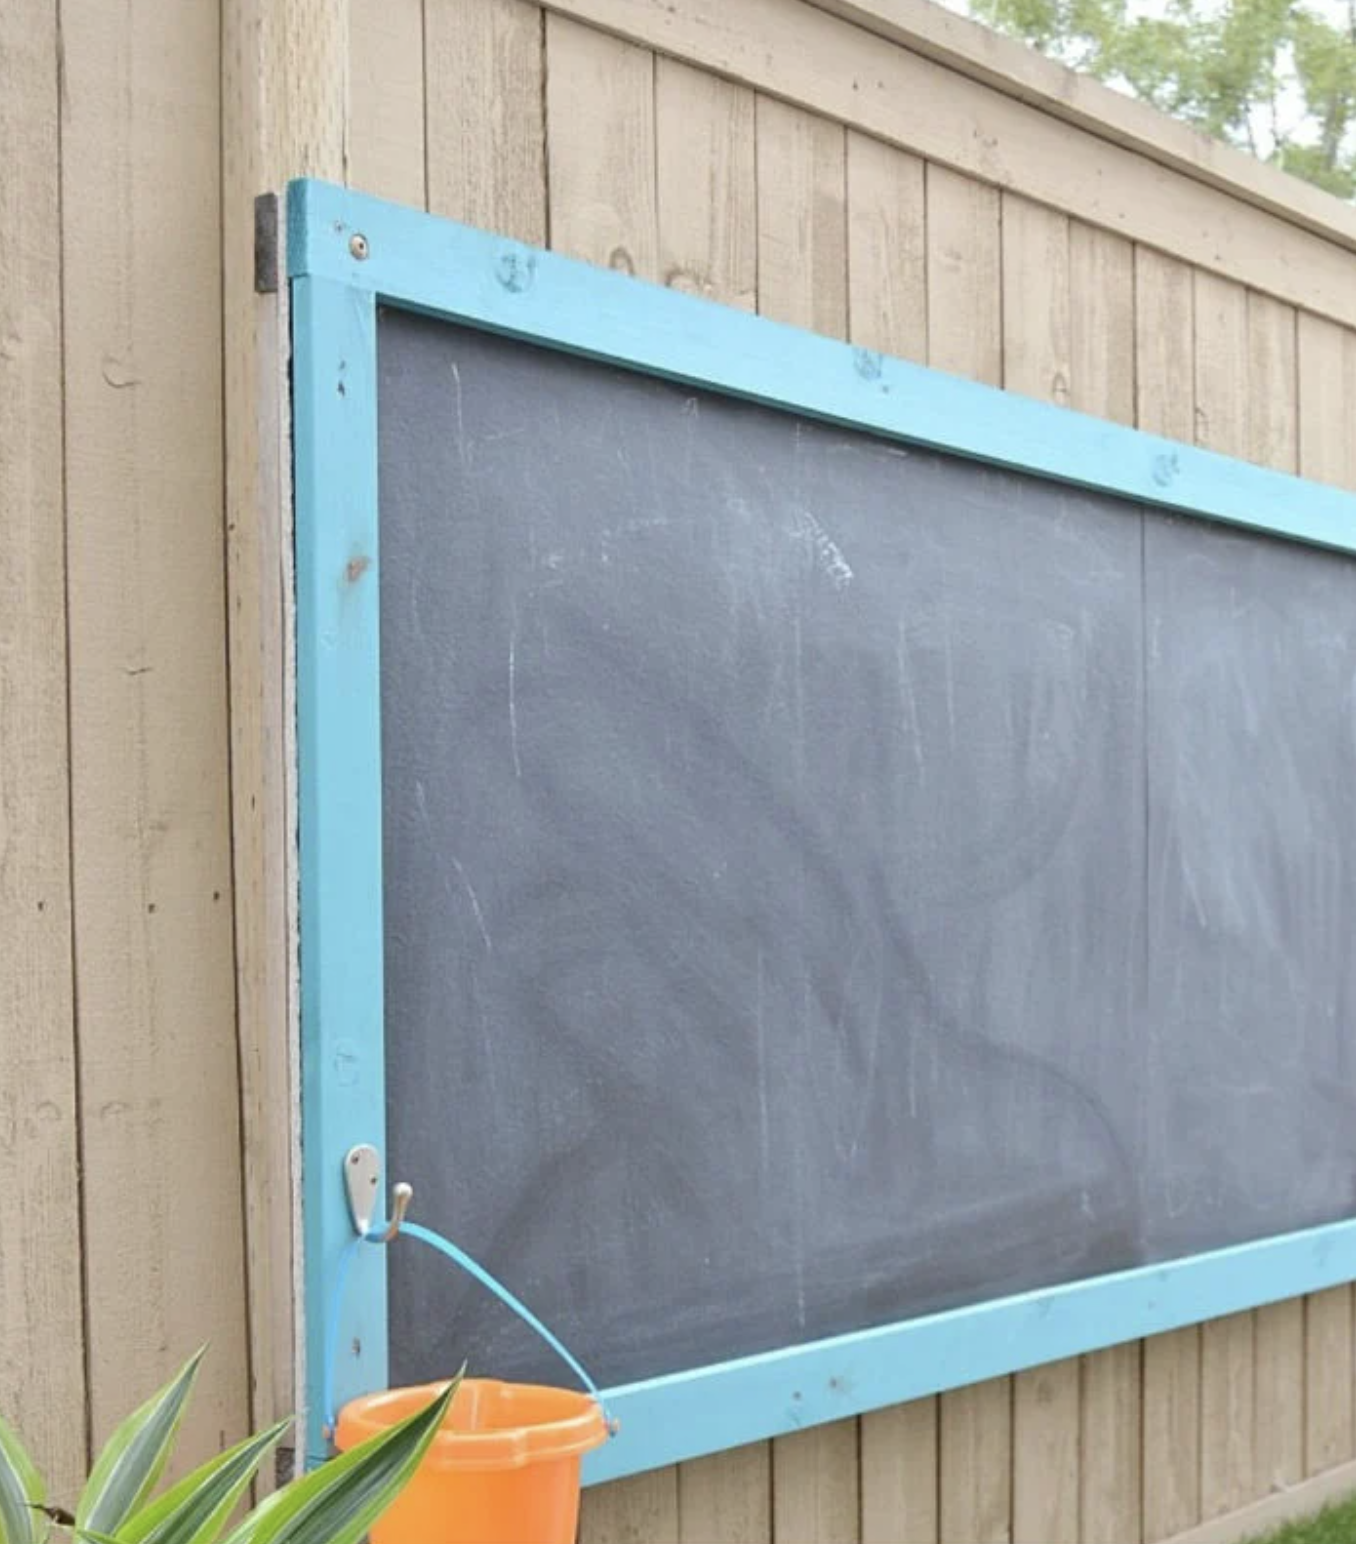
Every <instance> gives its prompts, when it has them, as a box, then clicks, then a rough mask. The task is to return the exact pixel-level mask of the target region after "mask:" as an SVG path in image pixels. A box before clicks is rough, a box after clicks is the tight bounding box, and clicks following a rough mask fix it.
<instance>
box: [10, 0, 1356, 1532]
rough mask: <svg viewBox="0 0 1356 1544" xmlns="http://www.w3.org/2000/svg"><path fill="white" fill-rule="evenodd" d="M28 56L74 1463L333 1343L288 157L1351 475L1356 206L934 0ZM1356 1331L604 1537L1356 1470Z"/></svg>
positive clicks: (1298, 1480)
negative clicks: (279, 230)
mask: <svg viewBox="0 0 1356 1544" xmlns="http://www.w3.org/2000/svg"><path fill="white" fill-rule="evenodd" d="M0 65H2V66H3V77H4V80H5V90H4V92H3V93H0V275H3V282H0V585H2V586H3V590H2V593H3V605H0V1067H3V1078H0V1194H4V1195H5V1196H7V1197H8V1198H10V1202H9V1213H8V1216H7V1218H6V1235H5V1241H4V1246H3V1248H2V1249H0V1408H3V1409H5V1410H6V1411H7V1412H13V1413H14V1415H15V1416H16V1417H17V1418H18V1419H19V1421H20V1422H21V1424H22V1425H23V1426H24V1428H25V1430H26V1431H28V1432H29V1433H30V1435H31V1437H32V1440H33V1442H34V1444H35V1445H36V1446H37V1447H38V1448H39V1450H40V1451H42V1452H43V1453H44V1454H47V1455H49V1456H50V1464H51V1467H52V1468H53V1470H54V1473H55V1478H56V1490H57V1493H64V1494H69V1492H70V1487H71V1486H72V1485H73V1484H74V1477H75V1475H76V1473H77V1471H78V1470H79V1468H80V1466H81V1464H82V1463H83V1462H84V1461H85V1459H86V1455H87V1452H88V1449H89V1446H90V1444H91V1442H94V1441H97V1440H99V1439H100V1438H102V1437H103V1436H104V1435H106V1433H107V1432H108V1430H109V1429H110V1426H111V1424H112V1422H113V1421H114V1420H115V1418H116V1417H117V1416H118V1415H119V1414H121V1413H122V1412H123V1410H124V1409H125V1407H126V1406H127V1405H128V1404H129V1403H130V1402H131V1401H132V1399H133V1397H134V1396H135V1395H137V1394H139V1393H140V1392H142V1391H143V1390H144V1389H146V1387H147V1386H148V1384H149V1383H150V1381H151V1380H153V1379H155V1378H156V1377H157V1376H158V1375H160V1374H161V1373H163V1372H164V1370H165V1369H166V1368H167V1367H168V1366H169V1365H170V1364H171V1363H172V1362H174V1361H175V1360H176V1359H177V1358H179V1357H181V1356H182V1355H184V1354H185V1353H186V1352H187V1351H188V1350H189V1349H191V1348H192V1347H193V1346H195V1345H197V1344H198V1343H200V1342H201V1341H203V1340H206V1339H210V1340H211V1341H212V1343H213V1355H212V1358H211V1363H210V1372H209V1374H208V1376H207V1379H206V1383H205V1387H204V1390H203V1393H202V1395H201V1397H200V1399H199V1402H198V1407H197V1410H196V1413H195V1415H194V1418H193V1421H192V1423H191V1425H190V1428H189V1432H188V1438H187V1442H188V1446H189V1447H190V1449H193V1450H197V1451H199V1452H200V1451H202V1450H203V1449H205V1448H207V1447H208V1446H210V1445H212V1444H215V1443H217V1442H219V1441H221V1440H223V1439H225V1438H228V1437H232V1436H234V1435H237V1434H238V1433H239V1432H240V1431H241V1430H243V1428H244V1426H245V1425H246V1423H247V1421H248V1420H249V1419H250V1418H251V1417H253V1418H255V1419H263V1418H265V1417H268V1416H271V1415H273V1414H275V1413H277V1412H278V1411H279V1410H285V1409H288V1408H290V1407H291V1403H292V1400H293V1397H294V1394H293V1389H294V1383H293V1370H292V1356H293V1344H292V1333H293V1324H292V1313H293V1307H292V1305H293V1281H292V1228H293V1219H292V1216H291V1207H290V1197H291V1178H290V1161H291V1144H292V1120H291V1113H290V1111H291V1097H290V1093H289V1089H290V1087H291V1085H292V1075H291V1065H290V1055H291V1053H290V1051H289V1027H288V1026H289V1024H290V1022H291V1018H292V1013H293V1006H294V1003H293V991H292V984H291V983H292V971H291V953H290V948H289V944H288V935H289V920H288V919H289V914H290V905H291V903H290V874H291V859H290V852H291V832H292V826H291V820H290V816H289V795H288V778H289V771H288V767H289V753H288V748H287V747H288V733H287V721H288V688H287V679H288V658H287V639H286V627H285V596H286V591H287V582H288V581H287V562H288V559H287V543H286V532H285V527H284V525H283V523H282V522H281V520H280V518H279V506H280V497H281V490H282V489H283V488H284V487H285V476H284V475H283V469H284V467H285V451H280V440H279V438H278V435H277V433H276V430H277V425H278V423H279V421H280V418H281V416H282V414H281V405H282V402H283V398H282V393H281V381H282V377H281V374H280V362H279V352H278V348H277V344H278V339H279V336H280V334H279V330H278V329H279V326H280V325H281V322H282V320H284V318H282V317H281V316H280V312H279V303H278V299H277V297H274V296H269V295H264V296H259V295H256V293H255V289H254V267H253V261H254V253H253V227H252V201H253V198H254V195H255V194H256V193H258V192H260V191H261V190H263V189H265V188H268V187H276V186H278V185H280V184H281V183H282V182H283V181H284V180H285V179H286V178H287V177H288V176H291V175H295V174H302V173H306V174H317V175H322V176H329V177H333V178H336V179H339V178H347V180H349V181H350V182H351V183H353V184H354V185H356V186H358V187H361V188H363V189H365V190H367V191H371V192H375V193H379V194H383V195H386V196H390V197H393V198H397V199H400V200H403V201H406V202H409V203H413V204H417V205H423V206H426V207H427V208H429V209H431V210H433V211H435V212H437V213H440V214H445V215H450V216H453V217H456V218H459V219H464V220H467V221H470V222H472V223H475V224H479V225H483V226H487V227H490V228H493V229H496V230H500V231H504V232H507V233H509V234H512V235H516V236H518V237H521V238H524V239H526V240H529V241H533V242H541V243H546V244H549V245H550V246H552V247H554V248H557V249H560V250H562V251H566V252H569V253H572V254H575V255H578V256H581V257H584V258H587V259H590V260H592V261H595V262H599V263H604V264H608V265H610V266H612V267H616V268H623V269H625V270H627V271H629V272H633V273H635V274H637V275H638V276H641V277H644V278H648V279H653V280H658V281H660V282H663V283H668V284H672V285H676V286H679V287H683V288H687V289H692V290H695V291H698V292H700V293H703V294H706V295H709V296H712V297H714V298H716V299H718V300H721V301H724V302H726V303H728V304H731V305H737V306H743V307H747V308H751V309H752V308H756V309H757V310H759V311H760V312H763V313H764V314H767V315H770V316H774V317H777V318H780V319H782V320H785V321H789V322H795V323H800V324H803V325H806V326H809V327H812V328H814V329H816V330H818V331H821V332H825V333H830V334H833V335H837V336H843V337H848V338H851V339H852V340H854V341H856V342H860V343H862V344H864V345H866V346H869V347H872V348H879V349H883V350H887V351H890V352H893V353H897V354H901V355H904V356H905V357H908V358H913V359H918V360H924V361H926V362H927V363H929V364H932V365H935V366H938V367H940V368H942V369H945V370H950V371H955V372H957V373H959V374H962V375H966V376H970V377H973V378H975V379H978V380H983V381H988V382H992V383H996V384H1000V385H1003V386H1005V387H1007V388H1009V389H1011V390H1014V391H1020V392H1025V393H1028V394H1031V395H1034V396H1039V397H1044V398H1048V399H1051V400H1053V401H1056V402H1059V403H1067V404H1069V405H1071V406H1073V407H1077V408H1081V409H1083V410H1084V411H1088V412H1092V413H1096V414H1101V415H1103V416H1105V417H1108V418H1112V419H1116V420H1118V421H1122V422H1127V423H1137V424H1139V425H1141V426H1143V427H1145V428H1148V429H1152V430H1155V431H1158V432H1161V433H1165V434H1169V435H1172V436H1175V437H1178V438H1181V439H1185V440H1194V441H1196V442H1197V443H1200V444H1204V445H1208V446H1210V447H1212V448H1215V449H1219V450H1222V451H1226V452H1229V453H1232V454H1236V455H1241V456H1245V457H1248V458H1250V459H1253V460H1256V461H1259V462H1264V463H1267V464H1270V465H1274V466H1278V467H1282V468H1286V469H1292V470H1299V471H1301V472H1303V473H1304V474H1305V475H1307V476H1311V477H1315V478H1320V479H1324V480H1328V481H1333V482H1338V483H1345V484H1348V485H1350V486H1356V436H1353V435H1352V434H1351V432H1350V428H1349V426H1350V424H1351V421H1352V417H1353V413H1356V331H1354V330H1353V329H1356V213H1353V211H1352V210H1350V209H1348V208H1346V207H1344V206H1341V205H1339V204H1337V203H1335V202H1334V201H1332V200H1329V199H1328V198H1326V197H1325V196H1324V195H1321V194H1318V193H1316V192H1314V191H1313V190H1311V189H1308V188H1306V187H1303V186H1301V185H1299V184H1296V183H1292V182H1289V181H1287V180H1286V179H1283V178H1281V177H1280V176H1279V175H1277V174H1273V173H1272V172H1270V171H1268V170H1267V169H1265V168H1261V167H1258V166H1256V165H1254V164H1253V163H1251V162H1248V161H1245V160H1244V159H1242V158H1241V157H1238V156H1235V155H1233V154H1232V153H1230V152H1227V151H1223V150H1221V149H1219V147H1217V146H1213V145H1210V144H1208V143H1207V142H1205V141H1203V140H1199V139H1197V138H1196V137H1195V136H1193V135H1192V134H1190V133H1189V132H1188V131H1186V130H1184V129H1182V128H1180V127H1179V126H1176V125H1172V124H1169V123H1166V122H1164V121H1162V120H1159V119H1157V118H1156V117H1154V115H1152V114H1150V113H1148V112H1146V111H1145V110H1143V109H1140V108H1138V107H1137V106H1135V105H1134V104H1132V103H1129V102H1125V101H1122V100H1121V99H1119V98H1115V97H1113V96H1111V95H1110V94H1109V93H1107V92H1105V91H1103V90H1102V89H1101V88H1099V87H1096V86H1093V85H1090V84H1088V83H1086V82H1079V81H1074V80H1073V79H1072V78H1070V77H1068V76H1066V75H1065V74H1064V73H1063V72H1061V71H1059V70H1057V69H1055V68H1054V67H1051V66H1049V65H1046V64H1045V63H1043V62H1042V61H1040V60H1038V59H1035V58H1034V57H1032V56H1029V55H1027V54H1025V53H1024V52H1023V51H1022V50H1020V49H1018V48H1016V47H1014V46H1012V45H1009V44H1007V43H1004V42H1001V41H1000V40H997V39H993V38H991V37H989V36H988V35H987V34H984V33H982V32H981V31H979V29H977V28H974V27H972V26H971V25H970V24H968V23H966V22H963V21H962V20H960V19H958V18H956V17H954V16H951V15H949V14H948V13H946V12H942V11H939V10H936V9H935V8H933V7H930V6H928V5H927V4H925V3H924V0H818V3H810V0H548V3H547V4H545V5H539V4H535V3H531V0H220V4H219V5H218V4H213V3H211V0H194V3H192V4H185V3H184V0H135V3H133V0H60V3H59V4H58V3H57V0H7V3H6V4H5V5H3V6H0ZM1354 1373H1356V1352H1354V1346H1353V1297H1352V1292H1351V1289H1349V1288H1346V1287H1342V1288H1339V1289H1336V1290H1333V1291H1330V1292H1327V1293H1323V1294H1321V1295H1319V1296H1315V1297H1313V1298H1310V1299H1308V1300H1306V1301H1295V1302H1289V1303H1283V1304H1279V1305H1276V1306H1274V1307H1270V1308H1267V1309H1264V1310H1261V1311H1259V1312H1257V1313H1251V1314H1244V1315H1239V1316H1236V1317H1235V1318H1232V1319H1228V1320H1223V1321H1219V1322H1216V1323H1212V1324H1208V1325H1205V1326H1203V1327H1202V1328H1200V1329H1195V1328H1193V1329H1187V1330H1183V1331H1180V1332H1177V1333H1175V1334H1172V1335H1168V1336H1164V1337H1161V1338H1160V1339H1157V1340H1154V1341H1151V1342H1146V1343H1144V1344H1133V1345H1127V1346H1122V1347H1119V1348H1116V1349H1113V1350H1110V1351H1106V1352H1102V1353H1099V1354H1097V1355H1093V1356H1088V1357H1084V1358H1082V1359H1079V1360H1076V1361H1070V1362H1067V1363H1064V1364H1059V1365H1056V1366H1051V1367H1046V1368H1042V1369H1039V1370H1037V1371H1033V1372H1030V1373H1023V1374H1020V1375H1018V1376H1016V1377H1014V1378H1004V1379H1001V1380H998V1381H996V1382H994V1383H990V1384H985V1385H982V1386H980V1387H976V1388H972V1389H966V1390H961V1391H958V1392H956V1393H952V1394H947V1395H945V1396H943V1397H941V1398H940V1399H933V1400H926V1401H922V1402H919V1403H917V1404H914V1405H910V1406H907V1407H904V1408H901V1409H897V1410H891V1411H886V1412H883V1413H880V1414H877V1415H872V1416H868V1417H865V1418H863V1419H861V1420H860V1421H852V1422H847V1423H844V1424H842V1425H839V1426H833V1427H828V1428H823V1429H819V1430H814V1431H808V1432H805V1433H802V1434H799V1435H797V1436H794V1437H789V1438H785V1439H781V1440H778V1441H777V1442H775V1443H772V1444H769V1445H764V1446H760V1447H757V1448H754V1449H750V1450H745V1451H741V1452H736V1453H729V1454H724V1455H721V1456H719V1457H716V1458H713V1459H709V1460H704V1461H702V1462H700V1463H695V1464H691V1465H687V1466H684V1467H683V1468H681V1469H679V1470H668V1471H663V1472H660V1473H656V1474H651V1475H646V1476H642V1477H640V1478H638V1479H635V1480H631V1481H628V1482H625V1483H623V1484H622V1485H619V1486H616V1487H613V1488H610V1489H608V1490H606V1491H599V1492H595V1493H591V1494H590V1495H589V1497H588V1498H587V1505H586V1518H585V1538H586V1540H587V1544H622V1541H627V1540H635V1541H643V1544H733V1541H736V1540H739V1541H746V1544H774V1541H775V1544H812V1541H817V1544H886V1541H892V1544H905V1541H907V1544H988V1541H997V1540H1012V1541H1015V1544H1134V1541H1138V1540H1145V1541H1154V1540H1160V1539H1166V1538H1170V1537H1177V1536H1183V1535H1185V1536H1187V1537H1189V1538H1193V1539H1197V1540H1199V1541H1202V1544H1203V1541H1205V1540H1207V1539H1210V1540H1224V1539H1226V1538H1235V1537H1239V1536H1240V1534H1241V1530H1242V1529H1243V1528H1244V1526H1245V1522H1246V1521H1247V1520H1249V1519H1250V1520H1251V1521H1253V1522H1255V1521H1257V1520H1259V1519H1261V1518H1264V1517H1266V1516H1271V1515H1279V1514H1280V1513H1282V1512H1284V1511H1287V1510H1293V1509H1296V1508H1299V1507H1302V1506H1308V1505H1313V1504H1315V1503H1316V1502H1317V1501H1318V1500H1320V1499H1322V1497H1323V1496H1325V1495H1328V1494H1335V1493H1337V1492H1339V1491H1341V1490H1343V1489H1356V1426H1354V1415H1356V1412H1354V1410H1353V1393H1352V1390H1353V1384H1354V1383H1356V1378H1354V1377H1353V1374H1354ZM1306 1482H1307V1483H1306ZM1269 1497H1270V1498H1272V1499H1271V1500H1267V1499H1266V1498H1269ZM1259 1502H1260V1503H1262V1510H1261V1511H1256V1510H1254V1511H1253V1512H1250V1513H1246V1514H1243V1517H1244V1520H1243V1521H1240V1509H1244V1508H1248V1507H1254V1506H1255V1505H1256V1504H1257V1503H1259ZM1214 1519H1222V1521H1221V1522H1218V1523H1216V1522H1213V1521H1212V1520H1214Z"/></svg>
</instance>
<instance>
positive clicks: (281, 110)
mask: <svg viewBox="0 0 1356 1544" xmlns="http://www.w3.org/2000/svg"><path fill="white" fill-rule="evenodd" d="M224 3H225V4H228V5H229V4H234V3H237V0H224ZM349 4H350V0H263V3H262V4H260V6H259V9H258V10H257V12H256V15H257V18H258V27H259V31H258V35H257V38H256V39H255V44H256V46H257V48H258V50H259V52H258V59H259V64H258V70H259V80H260V81H261V83H262V91H263V97H262V101H263V104H264V111H263V118H262V126H263V128H264V131H265V133H266V135H267V139H266V141H265V144H266V149H267V156H268V159H267V165H268V166H269V168H270V169H272V170H274V171H276V173H277V175H278V176H280V177H281V178H282V179H284V180H287V179H290V178H292V177H327V178H329V180H330V181H332V182H344V181H346V180H347V177H348V152H349V139H350V124H351V119H352V112H351V103H350V99H349V73H348V70H349ZM280 185H281V184H279V186H280ZM255 191H256V192H262V191H264V190H263V189H262V188H260V189H256V190H255Z"/></svg>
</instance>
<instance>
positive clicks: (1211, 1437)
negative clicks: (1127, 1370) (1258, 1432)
mask: <svg viewBox="0 0 1356 1544" xmlns="http://www.w3.org/2000/svg"><path fill="white" fill-rule="evenodd" d="M1253 1347H1254V1321H1253V1316H1252V1314H1250V1313H1237V1314H1230V1315H1228V1316H1227V1317H1226V1318H1223V1319H1212V1320H1210V1321H1209V1322H1208V1323H1206V1324H1203V1325H1202V1326H1201V1516H1202V1518H1203V1519H1208V1518H1211V1517H1220V1516H1223V1515H1224V1514H1225V1513H1226V1512H1233V1511H1236V1510H1237V1509H1238V1508H1239V1507H1241V1506H1246V1505H1247V1503H1248V1501H1249V1500H1251V1499H1252V1490H1253V1478H1252V1476H1253V1411H1254V1409H1255V1398H1256V1392H1255V1391H1256V1373H1255V1352H1254V1348H1253Z"/></svg>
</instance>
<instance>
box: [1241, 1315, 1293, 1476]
mask: <svg viewBox="0 0 1356 1544" xmlns="http://www.w3.org/2000/svg"><path fill="white" fill-rule="evenodd" d="M1256 1358H1257V1367H1256V1376H1255V1380H1254V1397H1255V1399H1256V1401H1257V1403H1256V1406H1255V1409H1254V1415H1253V1422H1254V1435H1253V1441H1254V1448H1253V1453H1254V1457H1253V1486H1252V1489H1253V1494H1254V1496H1256V1497H1257V1498H1259V1499H1260V1498H1261V1497H1263V1496H1266V1495H1269V1494H1270V1493H1271V1492H1272V1491H1273V1490H1281V1489H1284V1488H1285V1487H1287V1486H1290V1485H1297V1484H1298V1483H1299V1482H1300V1480H1302V1479H1303V1478H1304V1301H1303V1299H1302V1298H1291V1299H1290V1300H1289V1301H1287V1302H1284V1303H1271V1304H1268V1306H1267V1307H1265V1308H1259V1309H1258V1310H1257V1347H1256Z"/></svg>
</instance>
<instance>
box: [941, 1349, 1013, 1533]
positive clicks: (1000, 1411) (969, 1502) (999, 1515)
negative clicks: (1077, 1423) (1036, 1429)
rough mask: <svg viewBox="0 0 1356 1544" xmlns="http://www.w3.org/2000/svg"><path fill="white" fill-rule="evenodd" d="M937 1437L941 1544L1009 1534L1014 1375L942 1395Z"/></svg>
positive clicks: (1010, 1529) (1010, 1531) (1010, 1522)
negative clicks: (954, 1540)
mask: <svg viewBox="0 0 1356 1544" xmlns="http://www.w3.org/2000/svg"><path fill="white" fill-rule="evenodd" d="M939 1403H940V1407H941V1416H940V1423H939V1441H938V1465H937V1469H938V1476H939V1496H940V1502H939V1507H940V1524H939V1533H940V1537H941V1539H942V1540H943V1544H951V1540H953V1539H956V1540H959V1539H965V1540H966V1541H967V1544H968V1541H971V1540H973V1544H1008V1541H1009V1540H1010V1539H1011V1538H1012V1379H1011V1378H995V1379H993V1380H992V1381H991V1382H988V1383H976V1384H972V1385H971V1386H970V1387H969V1388H963V1389H955V1390H953V1391H952V1392H951V1393H949V1394H943V1395H942V1396H941V1400H940V1402H939Z"/></svg>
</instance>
